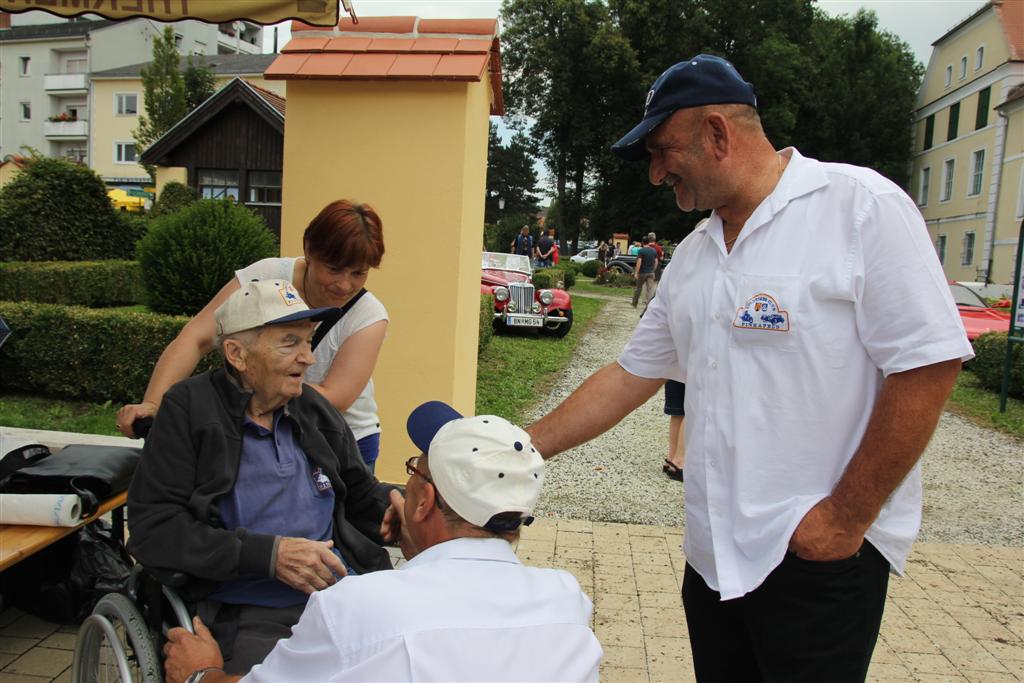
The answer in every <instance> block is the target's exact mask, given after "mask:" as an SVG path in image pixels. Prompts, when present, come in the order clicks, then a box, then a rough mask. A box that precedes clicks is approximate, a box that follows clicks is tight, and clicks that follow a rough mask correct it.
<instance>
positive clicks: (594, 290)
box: [570, 275, 633, 299]
mask: <svg viewBox="0 0 1024 683" xmlns="http://www.w3.org/2000/svg"><path fill="white" fill-rule="evenodd" d="M576 292H579V293H580V294H610V295H611V296H621V297H623V298H626V299H628V298H630V297H631V296H633V288H632V287H606V286H604V285H595V284H594V279H593V278H589V277H583V276H582V275H577V276H576V284H574V285H573V286H572V289H571V290H570V293H571V294H574V293H576Z"/></svg>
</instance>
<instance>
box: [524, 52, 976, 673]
mask: <svg viewBox="0 0 1024 683" xmlns="http://www.w3.org/2000/svg"><path fill="white" fill-rule="evenodd" d="M756 105H757V102H756V99H755V97H754V91H753V87H752V86H751V85H750V84H749V83H747V82H745V81H744V80H743V79H742V77H741V76H740V75H739V73H738V72H737V71H736V69H735V68H734V67H733V66H732V65H731V64H729V63H728V62H727V61H725V60H724V59H721V58H718V57H713V56H709V55H698V56H697V57H694V58H693V59H690V60H687V61H686V62H681V63H679V64H676V65H675V66H673V67H671V68H669V69H668V70H667V71H665V73H663V74H662V75H661V76H660V77H659V78H658V80H657V81H655V83H654V85H653V87H652V88H651V90H650V92H649V93H648V95H647V102H646V105H645V111H644V118H643V120H642V121H641V122H640V124H639V125H637V126H636V127H635V128H634V129H633V130H631V131H630V132H629V133H627V134H626V135H625V136H624V137H623V138H622V139H621V140H620V141H619V142H618V143H616V145H615V146H614V147H613V148H612V149H613V150H614V151H615V152H617V153H618V154H619V155H621V156H623V157H625V158H627V159H636V160H640V159H643V158H645V157H648V156H649V158H650V159H649V178H650V181H651V182H652V183H653V184H655V185H665V186H667V187H668V188H670V189H671V191H672V192H673V193H674V194H675V197H676V203H677V204H678V206H679V208H680V209H681V210H683V211H693V210H699V211H705V210H709V209H710V210H713V213H712V214H711V217H710V220H709V221H708V222H707V223H706V224H705V225H704V226H702V227H700V228H698V229H697V230H695V231H694V232H693V233H692V234H690V235H689V236H688V237H687V238H686V239H685V240H684V242H683V243H682V244H681V245H680V248H679V249H677V250H676V252H675V253H676V254H677V255H681V256H677V258H674V259H673V260H672V262H671V264H670V265H669V266H668V267H667V268H666V269H665V272H664V274H663V276H662V280H661V284H660V286H659V288H658V296H657V297H655V299H654V301H653V303H652V304H651V306H650V308H649V309H648V310H647V314H646V315H645V316H644V317H643V318H642V319H641V321H640V323H639V324H638V326H637V329H636V331H635V332H634V335H633V338H632V339H631V340H630V342H629V344H628V345H627V347H626V349H625V350H624V351H623V353H622V355H621V356H620V357H619V359H618V362H615V363H611V364H610V365H608V366H606V367H605V368H603V369H601V370H599V371H598V372H596V373H595V374H594V375H593V376H591V377H590V378H589V379H588V380H587V381H586V382H584V384H583V385H582V386H581V387H580V388H579V389H578V390H577V391H576V392H575V393H574V394H572V395H571V396H570V397H569V398H567V399H566V400H565V402H563V403H562V404H561V405H560V406H559V407H558V408H556V409H555V410H554V411H552V413H551V414H549V415H548V416H546V417H545V418H544V419H542V420H541V421H540V422H538V423H537V424H535V425H533V426H532V427H531V428H529V431H530V433H531V435H532V437H533V442H534V445H535V446H536V447H537V449H538V450H540V451H541V452H542V453H543V454H544V456H545V457H550V456H553V455H555V454H556V453H559V452H561V451H563V450H565V449H567V448H570V447H572V446H574V445H576V444H579V443H581V442H584V441H587V440H589V439H591V438H593V437H595V436H597V435H598V434H600V433H601V432H603V431H605V430H606V429H608V428H609V427H611V426H612V425H614V424H615V423H617V422H618V421H619V420H620V419H622V418H623V417H624V416H625V415H626V414H628V413H629V412H630V411H632V410H633V409H634V408H636V407H637V406H639V405H641V404H642V403H644V402H645V401H646V400H647V399H648V398H650V397H651V396H652V395H653V394H654V393H655V392H656V391H657V390H658V388H659V387H660V386H661V385H662V383H663V382H664V380H665V379H675V380H677V381H682V382H686V389H687V391H686V416H687V429H686V453H687V457H686V465H685V477H686V534H685V540H684V547H683V550H684V552H685V554H686V557H687V567H686V572H685V576H684V580H683V590H682V593H683V605H684V608H685V610H686V616H687V626H688V628H689V632H690V643H691V647H692V649H693V660H694V668H695V670H696V673H697V678H698V680H699V681H702V682H703V681H787V682H791V681H830V682H831V683H836V682H842V681H862V680H863V679H864V678H865V676H866V673H867V668H868V664H869V662H870V658H871V652H872V650H873V648H874V645H875V641H876V639H877V635H878V628H879V625H880V622H881V617H882V609H883V606H884V604H885V593H886V588H887V584H888V571H889V568H890V567H892V568H894V569H896V570H897V571H901V570H902V568H903V565H904V562H905V561H906V558H907V555H908V553H909V552H910V546H911V544H912V543H913V540H914V538H915V536H916V535H917V531H918V527H919V524H920V518H921V476H920V470H919V468H918V466H917V460H918V458H919V456H920V455H921V452H922V451H923V450H924V447H925V445H926V444H927V443H928V439H929V438H930V436H931V434H932V431H933V430H934V428H935V424H936V422H937V420H938V418H939V415H940V414H941V411H942V406H943V404H944V402H945V400H946V398H947V397H948V395H949V392H950V391H951V389H952V386H953V383H954V381H955V379H956V375H957V373H958V371H959V368H960V364H961V361H962V360H966V359H969V358H970V357H971V356H972V355H973V354H972V352H971V347H970V344H969V343H968V342H967V338H966V335H965V334H964V331H963V327H962V325H961V323H960V320H959V316H958V314H957V311H956V307H955V305H954V304H953V301H952V298H951V296H950V292H949V288H948V286H947V284H946V279H945V277H944V275H943V273H942V270H941V267H940V265H939V262H938V259H937V258H936V255H935V250H934V249H933V248H932V245H931V243H930V239H929V237H928V232H927V230H926V228H925V225H924V221H923V220H922V218H921V215H920V214H919V213H918V211H917V209H916V207H915V206H914V204H913V202H912V201H911V200H910V199H909V198H908V197H907V196H906V194H904V193H903V192H902V191H901V190H900V189H899V188H898V187H897V186H896V185H894V184H893V183H891V182H890V181H888V180H886V179H885V178H883V177H881V176H880V175H878V174H877V173H875V172H873V171H871V170H868V169H864V168H858V167H854V166H848V165H843V164H831V163H821V162H818V161H815V160H813V159H808V158H805V157H803V156H801V155H800V153H799V152H797V151H796V150H795V149H793V148H788V149H784V150H782V151H779V152H777V151H776V150H775V149H774V148H773V147H772V145H771V143H770V142H769V140H768V139H767V137H766V136H765V134H764V132H763V130H762V128H761V123H760V119H759V118H758V115H757V109H756Z"/></svg>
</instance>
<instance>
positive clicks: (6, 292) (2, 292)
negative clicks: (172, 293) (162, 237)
mask: <svg viewBox="0 0 1024 683" xmlns="http://www.w3.org/2000/svg"><path fill="white" fill-rule="evenodd" d="M0 300H4V301H36V302H39V303H47V304H71V305H78V306H93V307H102V306H122V305H132V304H141V303H143V302H144V301H145V290H144V289H143V287H142V270H141V269H140V268H139V264H138V263H137V262H135V261H46V262H43V263H31V262H25V261H11V262H8V263H0Z"/></svg>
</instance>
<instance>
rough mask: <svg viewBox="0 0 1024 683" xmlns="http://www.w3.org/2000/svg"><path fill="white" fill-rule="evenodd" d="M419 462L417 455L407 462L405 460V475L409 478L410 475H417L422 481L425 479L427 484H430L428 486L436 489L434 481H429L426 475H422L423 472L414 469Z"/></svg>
mask: <svg viewBox="0 0 1024 683" xmlns="http://www.w3.org/2000/svg"><path fill="white" fill-rule="evenodd" d="M419 460H420V456H418V455H414V456H412V457H411V458H409V459H408V460H406V461H405V473H406V474H408V475H409V476H410V477H411V476H412V475H414V474H418V475H420V476H421V477H423V478H424V479H426V480H427V481H428V482H430V484H431V485H432V486H434V487H435V488H437V485H436V484H434V480H433V479H431V478H430V477H429V476H427V475H426V474H423V471H422V470H420V469H418V468H417V467H416V464H417V463H418V462H419Z"/></svg>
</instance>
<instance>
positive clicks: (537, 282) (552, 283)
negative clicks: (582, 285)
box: [533, 268, 576, 289]
mask: <svg viewBox="0 0 1024 683" xmlns="http://www.w3.org/2000/svg"><path fill="white" fill-rule="evenodd" d="M559 283H561V286H559ZM574 284H576V274H575V273H574V272H572V271H571V270H568V269H562V268H540V269H539V270H535V271H533V285H534V287H536V288H537V289H569V288H570V287H572V286H573V285H574Z"/></svg>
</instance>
